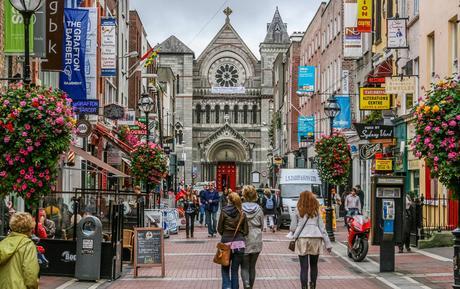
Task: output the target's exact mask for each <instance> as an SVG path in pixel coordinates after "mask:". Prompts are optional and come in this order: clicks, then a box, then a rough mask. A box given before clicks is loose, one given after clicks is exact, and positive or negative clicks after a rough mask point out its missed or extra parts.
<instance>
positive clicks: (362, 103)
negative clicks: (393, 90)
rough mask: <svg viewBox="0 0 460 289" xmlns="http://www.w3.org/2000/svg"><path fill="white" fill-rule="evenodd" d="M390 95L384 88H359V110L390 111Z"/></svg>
mask: <svg viewBox="0 0 460 289" xmlns="http://www.w3.org/2000/svg"><path fill="white" fill-rule="evenodd" d="M390 105H391V100H390V95H388V94H387V93H386V92H385V88H384V87H361V88H360V89H359V109H360V110H385V109H390Z"/></svg>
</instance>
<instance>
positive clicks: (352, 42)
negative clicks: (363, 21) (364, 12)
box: [343, 0, 363, 58]
mask: <svg viewBox="0 0 460 289" xmlns="http://www.w3.org/2000/svg"><path fill="white" fill-rule="evenodd" d="M343 6H344V7H343V56H344V57H353V58H355V57H362V54H363V42H362V35H361V32H359V31H358V27H357V25H358V3H357V0H347V1H345V3H343Z"/></svg>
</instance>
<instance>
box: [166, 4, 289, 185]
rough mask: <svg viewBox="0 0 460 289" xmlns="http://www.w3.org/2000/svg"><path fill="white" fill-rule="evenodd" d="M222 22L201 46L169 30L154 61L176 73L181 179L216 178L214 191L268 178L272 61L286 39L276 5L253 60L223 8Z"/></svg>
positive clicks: (189, 180) (213, 179)
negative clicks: (193, 47)
mask: <svg viewBox="0 0 460 289" xmlns="http://www.w3.org/2000/svg"><path fill="white" fill-rule="evenodd" d="M224 13H225V14H226V19H225V23H224V25H223V26H222V28H221V29H220V30H219V32H218V33H217V34H216V36H215V37H214V38H213V39H212V40H211V42H210V43H209V44H208V46H207V47H206V48H205V49H204V50H203V52H202V53H201V54H200V55H199V56H198V57H197V58H195V54H194V52H193V51H192V50H191V49H190V48H188V47H187V46H186V45H185V44H184V43H182V42H181V41H180V40H179V39H177V38H176V37H175V36H171V37H169V38H168V39H167V40H165V41H164V42H163V43H161V44H160V66H169V67H171V68H172V70H173V71H174V73H175V75H176V83H177V85H176V91H175V99H176V115H175V124H176V125H175V128H176V152H177V155H178V160H184V162H185V166H184V167H183V168H180V169H179V176H181V177H185V182H186V184H191V183H192V182H195V183H196V182H199V181H216V184H217V187H218V189H219V190H222V189H223V188H225V187H230V188H232V190H235V189H236V188H237V187H240V186H241V185H245V184H254V185H256V186H259V185H262V184H268V183H269V181H268V177H269V176H268V174H269V173H268V172H269V166H270V163H269V161H268V159H269V155H270V154H271V153H272V148H271V147H270V141H269V135H268V131H269V126H270V122H271V119H270V114H271V103H272V100H273V79H272V78H273V74H272V68H273V61H274V60H275V58H276V56H277V55H278V54H279V53H281V52H285V51H286V50H287V49H288V47H289V45H290V41H289V35H288V33H287V27H286V24H285V23H284V22H283V21H282V19H281V16H280V14H279V11H278V9H276V11H275V15H274V16H273V19H272V21H271V23H268V24H267V34H266V36H265V39H264V41H263V42H262V43H261V44H260V55H261V59H260V60H259V59H258V58H257V57H256V56H255V55H254V53H253V52H252V51H251V50H250V49H249V48H248V46H247V45H246V44H245V43H244V41H243V39H241V37H240V36H239V35H238V33H237V32H236V31H235V29H234V28H233V26H232V24H231V21H230V14H231V13H232V11H231V9H230V8H227V9H225V10H224Z"/></svg>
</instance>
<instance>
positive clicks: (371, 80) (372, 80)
mask: <svg viewBox="0 0 460 289" xmlns="http://www.w3.org/2000/svg"><path fill="white" fill-rule="evenodd" d="M367 82H368V83H377V84H380V83H385V77H368V78H367Z"/></svg>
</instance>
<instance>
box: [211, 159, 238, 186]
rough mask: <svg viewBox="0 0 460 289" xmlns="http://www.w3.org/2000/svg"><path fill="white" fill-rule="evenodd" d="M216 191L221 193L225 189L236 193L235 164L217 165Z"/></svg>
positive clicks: (222, 163)
mask: <svg viewBox="0 0 460 289" xmlns="http://www.w3.org/2000/svg"><path fill="white" fill-rule="evenodd" d="M216 181H217V190H218V191H219V192H222V191H224V190H225V188H230V189H232V191H233V192H235V191H236V164H235V162H221V163H218V165H217V175H216Z"/></svg>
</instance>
